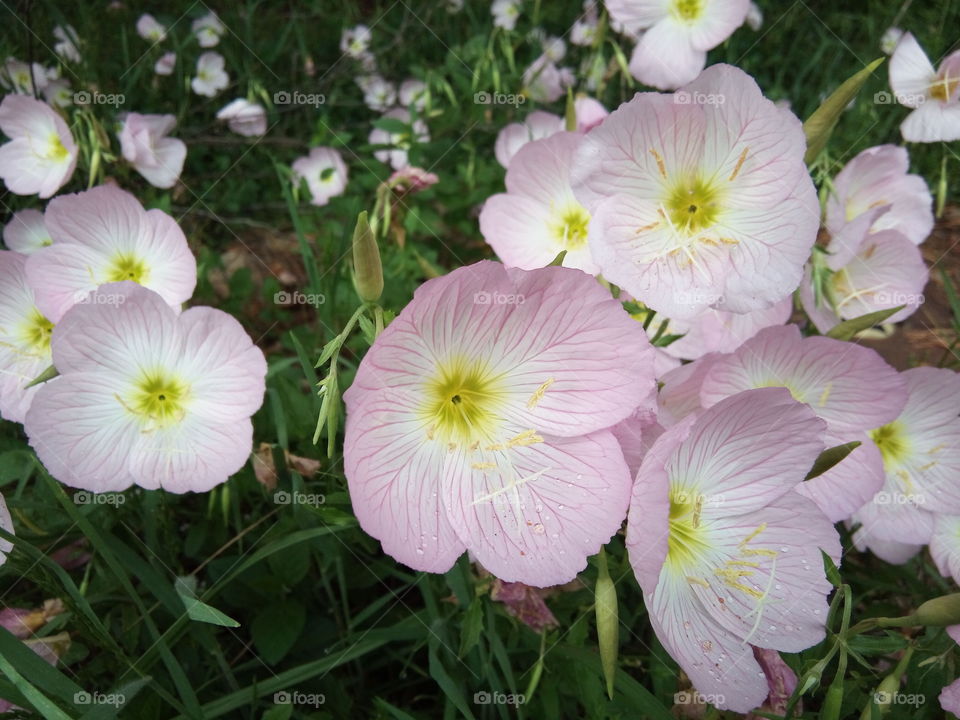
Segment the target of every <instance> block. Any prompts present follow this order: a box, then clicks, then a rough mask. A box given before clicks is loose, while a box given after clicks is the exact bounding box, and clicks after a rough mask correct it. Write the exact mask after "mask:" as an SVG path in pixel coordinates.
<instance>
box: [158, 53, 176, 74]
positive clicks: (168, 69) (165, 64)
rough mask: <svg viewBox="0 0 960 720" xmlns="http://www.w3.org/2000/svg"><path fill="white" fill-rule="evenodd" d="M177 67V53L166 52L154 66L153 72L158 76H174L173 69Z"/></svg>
mask: <svg viewBox="0 0 960 720" xmlns="http://www.w3.org/2000/svg"><path fill="white" fill-rule="evenodd" d="M176 65H177V54H176V53H175V52H165V53H164V54H163V55H161V56H160V59H159V60H157V62H156V63H155V64H154V66H153V71H154V72H155V73H156V74H157V75H172V74H173V69H174V68H175V67H176Z"/></svg>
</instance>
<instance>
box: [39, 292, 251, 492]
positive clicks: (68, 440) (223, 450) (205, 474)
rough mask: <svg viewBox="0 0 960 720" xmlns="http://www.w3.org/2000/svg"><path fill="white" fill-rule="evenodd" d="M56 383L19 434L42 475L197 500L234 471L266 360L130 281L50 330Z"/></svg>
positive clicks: (218, 319) (221, 321) (221, 317)
mask: <svg viewBox="0 0 960 720" xmlns="http://www.w3.org/2000/svg"><path fill="white" fill-rule="evenodd" d="M52 348H53V361H54V364H55V365H56V367H57V369H58V370H59V371H60V376H59V377H57V378H55V379H53V380H51V381H49V382H47V383H44V384H43V385H42V386H41V387H40V390H39V392H37V394H36V396H35V397H34V401H33V405H32V406H31V408H30V412H29V413H28V414H27V419H26V422H25V424H24V427H25V429H26V432H27V435H28V437H29V439H30V444H31V445H32V446H33V448H34V449H35V450H36V451H37V455H38V457H39V458H40V461H41V462H42V463H43V464H44V465H45V466H46V468H47V470H49V471H50V474H51V475H53V476H54V477H55V478H56V479H57V480H59V481H60V482H62V483H64V484H66V485H70V486H71V487H78V488H83V489H85V490H90V491H93V492H104V491H118V490H124V489H126V488H128V487H130V486H131V485H134V484H136V485H139V486H140V487H143V488H147V489H151V490H153V489H157V488H162V489H164V490H168V491H170V492H175V493H183V492H188V491H193V492H204V491H207V490H210V489H211V488H212V487H214V486H216V485H219V484H221V483H223V482H226V480H227V478H229V477H230V476H231V475H233V474H234V473H235V472H237V471H238V470H239V469H240V468H241V467H243V465H244V463H246V461H247V458H248V456H249V455H250V451H251V449H252V442H253V426H252V424H251V422H250V416H251V415H252V414H253V413H254V412H256V411H257V409H258V408H259V407H260V405H261V403H262V402H263V393H264V378H265V376H266V369H267V366H266V360H265V359H264V357H263V353H262V352H260V350H259V349H258V348H257V347H256V346H255V345H253V343H252V342H251V341H250V337H249V336H248V335H247V333H246V332H245V331H244V329H243V328H242V327H241V326H240V323H238V322H237V321H236V320H234V319H233V318H232V317H230V316H229V315H227V314H226V313H224V312H221V311H220V310H214V309H213V308H207V307H195V308H191V309H189V310H187V311H185V312H184V313H183V314H181V315H178V314H177V313H176V312H175V311H174V310H173V309H172V308H170V307H169V306H168V305H167V304H166V303H165V302H164V300H163V298H161V297H160V296H159V295H158V294H157V293H155V292H152V291H151V290H147V289H146V288H144V287H141V286H140V285H137V284H136V283H131V282H123V283H111V284H109V285H105V286H103V287H101V288H100V289H99V290H98V291H97V292H96V294H95V295H94V296H93V297H92V298H91V301H90V302H89V303H88V304H84V305H78V306H77V307H75V308H74V309H73V310H71V311H70V312H69V313H68V314H67V315H66V316H65V317H64V318H63V320H62V321H61V322H60V323H59V324H58V325H57V327H56V328H55V329H54V332H53V342H52Z"/></svg>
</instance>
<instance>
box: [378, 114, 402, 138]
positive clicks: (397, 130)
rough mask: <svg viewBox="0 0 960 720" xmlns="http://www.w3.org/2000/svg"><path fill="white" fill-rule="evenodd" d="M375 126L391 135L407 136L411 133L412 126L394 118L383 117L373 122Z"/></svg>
mask: <svg viewBox="0 0 960 720" xmlns="http://www.w3.org/2000/svg"><path fill="white" fill-rule="evenodd" d="M373 126H374V127H375V128H379V129H380V130H386V131H387V132H388V133H390V134H391V135H406V134H407V133H409V132H410V124H409V123H405V122H404V121H403V120H399V119H397V118H392V117H382V118H379V119H377V120H374V121H373Z"/></svg>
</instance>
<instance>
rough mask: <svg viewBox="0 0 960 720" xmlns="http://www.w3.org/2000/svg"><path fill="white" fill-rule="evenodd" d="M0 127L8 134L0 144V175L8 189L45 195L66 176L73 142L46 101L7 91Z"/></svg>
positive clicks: (71, 164) (74, 161)
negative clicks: (4, 142)
mask: <svg viewBox="0 0 960 720" xmlns="http://www.w3.org/2000/svg"><path fill="white" fill-rule="evenodd" d="M0 130H3V132H4V133H5V134H6V135H7V137H9V138H10V142H8V143H6V144H5V145H3V146H2V147H0V177H2V178H3V181H4V183H6V185H7V189H8V190H10V192H12V193H16V194H17V195H34V194H37V195H39V196H40V197H41V198H48V197H50V196H51V195H53V194H54V193H55V192H56V191H57V190H59V189H60V188H61V187H63V186H64V185H65V184H66V183H67V181H68V180H70V176H71V175H73V171H74V169H75V168H76V166H77V144H76V143H75V142H74V140H73V136H72V135H71V134H70V129H69V128H68V127H67V124H66V123H65V122H64V121H63V118H61V117H60V116H59V115H58V114H57V113H56V112H55V111H54V110H53V109H52V108H51V107H50V106H49V105H47V104H46V103H43V102H40V101H39V100H34V99H33V98H32V97H27V96H26V95H7V96H6V97H5V98H4V99H3V102H2V103H0Z"/></svg>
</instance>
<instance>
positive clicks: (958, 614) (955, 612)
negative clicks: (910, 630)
mask: <svg viewBox="0 0 960 720" xmlns="http://www.w3.org/2000/svg"><path fill="white" fill-rule="evenodd" d="M913 616H914V617H915V618H916V621H917V625H928V626H931V627H947V626H948V625H958V624H960V593H952V594H950V595H941V596H940V597H936V598H933V599H932V600H927V601H926V602H925V603H924V604H923V605H921V606H920V607H918V608H917V611H916V612H915V613H914V614H913Z"/></svg>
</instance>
